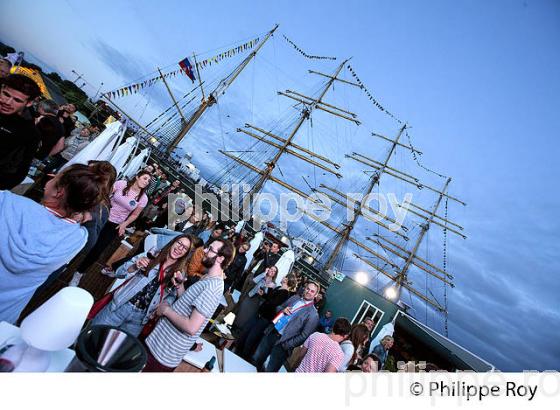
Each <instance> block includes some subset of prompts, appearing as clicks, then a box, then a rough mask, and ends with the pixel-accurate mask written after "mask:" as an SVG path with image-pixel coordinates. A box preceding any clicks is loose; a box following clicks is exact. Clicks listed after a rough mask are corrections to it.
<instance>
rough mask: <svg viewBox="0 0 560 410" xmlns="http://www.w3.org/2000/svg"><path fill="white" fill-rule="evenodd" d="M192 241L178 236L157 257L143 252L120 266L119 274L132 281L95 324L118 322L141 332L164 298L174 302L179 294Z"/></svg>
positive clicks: (117, 293)
mask: <svg viewBox="0 0 560 410" xmlns="http://www.w3.org/2000/svg"><path fill="white" fill-rule="evenodd" d="M192 242H193V238H192V237H191V236H188V235H181V236H178V237H177V238H175V239H174V240H173V241H171V242H170V243H169V244H167V245H166V246H165V247H164V248H163V249H162V250H161V251H160V252H159V254H158V255H157V256H156V257H155V258H154V259H150V258H149V255H150V254H149V253H143V254H140V255H138V256H136V257H135V258H133V259H132V260H130V261H129V262H126V263H125V264H123V265H122V266H121V267H119V268H118V269H117V271H116V276H117V277H118V278H127V279H128V281H127V282H126V283H125V284H124V285H123V286H121V287H120V288H119V289H118V290H117V291H116V292H115V294H114V295H113V300H112V301H111V302H110V303H109V304H108V305H107V306H105V307H104V308H103V309H102V310H101V311H100V312H99V313H98V314H97V316H95V318H93V320H92V322H91V324H92V325H111V326H116V327H119V328H120V329H122V330H126V331H127V332H129V333H131V334H133V335H134V336H138V335H139V334H140V332H141V331H142V328H143V327H144V325H145V324H146V323H147V322H148V320H149V319H150V317H151V315H152V314H153V313H154V311H155V309H156V307H157V306H158V305H159V304H160V303H161V302H162V301H163V300H165V299H168V298H170V299H171V300H170V301H171V302H173V301H174V300H175V298H176V297H177V296H178V295H177V288H178V287H179V286H180V285H181V284H182V283H183V280H184V270H185V263H186V262H187V259H188V257H189V253H190V250H191V246H192ZM152 256H154V255H152ZM182 291H183V288H182V287H181V293H182Z"/></svg>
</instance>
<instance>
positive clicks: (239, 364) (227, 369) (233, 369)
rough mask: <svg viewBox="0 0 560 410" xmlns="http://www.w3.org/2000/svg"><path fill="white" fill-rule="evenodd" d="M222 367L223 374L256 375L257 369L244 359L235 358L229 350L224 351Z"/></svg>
mask: <svg viewBox="0 0 560 410" xmlns="http://www.w3.org/2000/svg"><path fill="white" fill-rule="evenodd" d="M222 360H223V361H222V363H221V364H222V367H223V369H224V371H223V372H224V373H256V372H257V369H256V367H255V366H253V365H252V364H251V363H249V362H247V361H246V360H245V359H242V358H241V357H239V356H237V355H236V354H235V353H233V352H232V351H231V350H229V349H224V356H223V359H222Z"/></svg>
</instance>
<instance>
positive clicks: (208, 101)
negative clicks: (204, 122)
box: [167, 24, 278, 154]
mask: <svg viewBox="0 0 560 410" xmlns="http://www.w3.org/2000/svg"><path fill="white" fill-rule="evenodd" d="M277 28H278V24H276V25H275V26H274V27H273V28H272V30H270V31H269V32H268V33H267V35H266V36H265V38H264V39H263V40H262V41H261V42H260V43H259V45H258V46H257V47H256V48H255V50H253V51H252V52H251V54H249V55H248V56H247V57H246V58H245V59H244V60H243V61H242V62H241V63H240V64H239V65H238V66H237V67H236V68H235V69H234V70H233V71H232V72H231V74H230V75H229V76H228V77H227V78H226V79H224V80H223V81H221V82H220V83H219V84H218V85H217V86H216V88H215V89H214V91H212V92H211V93H210V95H209V96H208V98H204V97H203V98H202V102H201V103H200V105H199V107H198V109H197V110H196V111H195V112H194V114H193V115H192V116H191V117H190V118H189V119H188V121H186V122H185V124H184V125H183V127H182V128H181V130H180V131H179V133H178V134H177V136H176V137H175V138H174V139H173V141H171V143H170V144H169V145H168V146H167V153H168V154H171V152H173V150H174V149H175V148H176V147H177V145H178V144H179V142H181V140H182V139H183V137H184V136H185V135H186V134H187V132H189V131H190V129H191V128H192V127H193V126H194V125H195V124H196V122H197V121H198V120H199V119H200V117H202V115H203V114H204V112H205V111H206V109H207V108H208V107H211V106H212V105H214V104H215V103H216V102H218V97H219V96H220V95H222V94H224V93H225V91H226V89H227V88H228V87H229V86H230V85H231V84H232V83H233V82H234V81H235V79H236V78H237V77H238V76H239V74H241V72H242V71H243V69H244V68H245V67H247V65H248V64H249V63H250V62H251V60H252V59H253V58H254V57H255V56H256V55H257V53H258V52H259V50H260V49H261V48H262V47H263V46H264V44H265V43H266V42H267V41H268V39H269V38H270V37H271V36H272V34H273V33H274V32H275V31H276V29H277ZM195 64H196V63H195Z"/></svg>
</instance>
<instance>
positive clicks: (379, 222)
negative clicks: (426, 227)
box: [312, 189, 409, 241]
mask: <svg viewBox="0 0 560 410" xmlns="http://www.w3.org/2000/svg"><path fill="white" fill-rule="evenodd" d="M312 191H313V192H317V193H319V194H321V195H324V196H326V197H327V198H329V199H330V200H331V201H333V202H335V203H337V204H339V205H341V206H343V207H345V208H346V209H349V210H351V211H355V209H354V206H351V205H350V204H349V203H344V202H343V201H341V200H340V199H338V198H335V197H333V196H332V195H329V194H327V193H326V192H323V191H321V190H319V189H313V190H312ZM364 209H367V210H368V211H371V212H372V213H375V214H377V215H381V216H384V217H385V218H386V219H388V218H387V217H386V216H385V215H383V214H381V212H378V211H376V210H375V209H372V208H370V207H366V206H364ZM362 215H363V216H364V218H366V219H367V220H369V221H371V222H374V223H376V224H377V225H379V226H381V227H383V228H385V229H387V230H388V231H390V232H392V233H395V234H396V235H398V236H400V237H401V238H403V239H404V240H406V241H408V239H409V238H408V237H407V236H406V235H405V234H403V233H401V232H399V231H393V230H391V228H390V227H389V225H387V224H385V223H383V222H381V221H380V220H378V219H377V218H374V217H372V216H369V215H367V214H362Z"/></svg>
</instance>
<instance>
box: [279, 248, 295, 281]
mask: <svg viewBox="0 0 560 410" xmlns="http://www.w3.org/2000/svg"><path fill="white" fill-rule="evenodd" d="M295 260H296V255H295V253H294V251H293V250H291V249H290V250H287V251H286V252H284V253H283V254H282V256H281V257H280V259H278V262H276V267H277V268H278V275H277V276H276V284H278V285H279V284H280V282H282V279H284V276H286V275H287V274H289V273H290V271H291V270H292V266H293V264H294V262H295Z"/></svg>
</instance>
